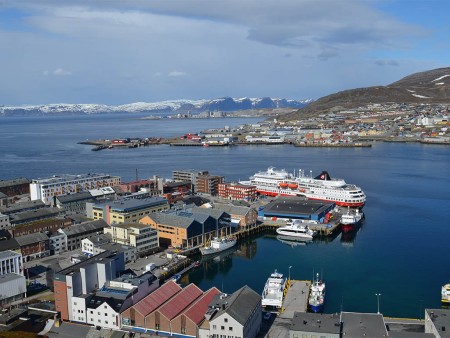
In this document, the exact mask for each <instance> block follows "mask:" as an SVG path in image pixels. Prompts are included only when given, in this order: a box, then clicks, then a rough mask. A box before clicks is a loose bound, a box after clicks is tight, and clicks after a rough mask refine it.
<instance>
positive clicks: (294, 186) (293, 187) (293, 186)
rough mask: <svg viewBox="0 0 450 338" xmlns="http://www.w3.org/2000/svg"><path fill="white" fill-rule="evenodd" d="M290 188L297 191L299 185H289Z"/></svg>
mask: <svg viewBox="0 0 450 338" xmlns="http://www.w3.org/2000/svg"><path fill="white" fill-rule="evenodd" d="M288 187H289V188H291V189H297V188H298V184H295V183H290V184H288Z"/></svg>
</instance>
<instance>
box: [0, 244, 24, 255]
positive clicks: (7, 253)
mask: <svg viewBox="0 0 450 338" xmlns="http://www.w3.org/2000/svg"><path fill="white" fill-rule="evenodd" d="M0 243H1V245H2V249H3V243H5V242H3V241H2V242H0ZM20 256H22V255H21V254H18V253H17V252H14V251H11V250H5V251H1V252H0V259H1V260H3V259H6V258H13V257H20Z"/></svg>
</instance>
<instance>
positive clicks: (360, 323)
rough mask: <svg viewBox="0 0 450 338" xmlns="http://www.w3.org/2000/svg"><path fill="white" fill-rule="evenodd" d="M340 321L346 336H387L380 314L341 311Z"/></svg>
mask: <svg viewBox="0 0 450 338" xmlns="http://www.w3.org/2000/svg"><path fill="white" fill-rule="evenodd" d="M341 322H342V332H343V334H344V335H345V337H347V338H360V337H387V336H388V332H387V330H386V325H385V323H384V319H383V315H382V314H377V313H358V312H341Z"/></svg>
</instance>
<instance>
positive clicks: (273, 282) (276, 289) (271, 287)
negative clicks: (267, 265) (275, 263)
mask: <svg viewBox="0 0 450 338" xmlns="http://www.w3.org/2000/svg"><path fill="white" fill-rule="evenodd" d="M285 287H286V280H285V279H284V278H283V274H281V273H278V272H277V270H275V272H274V273H272V274H271V275H270V277H269V279H267V282H266V284H265V286H264V290H263V293H262V299H261V305H262V307H263V308H275V309H281V307H282V306H283V299H284V288H285Z"/></svg>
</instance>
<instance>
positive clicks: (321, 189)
mask: <svg viewBox="0 0 450 338" xmlns="http://www.w3.org/2000/svg"><path fill="white" fill-rule="evenodd" d="M241 183H246V184H250V185H254V186H256V191H257V192H258V193H259V194H261V195H268V196H303V197H306V198H308V199H311V200H321V201H328V202H334V203H336V204H337V205H339V206H345V207H363V206H364V204H365V202H366V195H365V194H364V192H363V191H362V190H361V188H359V187H357V186H355V185H354V184H348V183H346V182H345V181H344V180H343V179H339V178H331V177H330V175H329V174H328V173H327V172H326V171H322V172H321V173H320V175H318V176H316V177H314V178H313V176H312V174H311V175H310V176H307V175H305V172H304V171H303V170H299V174H298V175H295V174H291V173H288V172H287V171H286V170H284V169H281V170H278V169H275V168H274V167H269V168H268V169H267V170H266V171H260V172H257V173H256V174H255V175H253V176H252V177H250V181H248V182H241Z"/></svg>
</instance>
